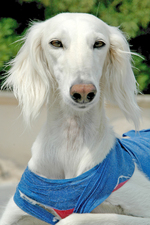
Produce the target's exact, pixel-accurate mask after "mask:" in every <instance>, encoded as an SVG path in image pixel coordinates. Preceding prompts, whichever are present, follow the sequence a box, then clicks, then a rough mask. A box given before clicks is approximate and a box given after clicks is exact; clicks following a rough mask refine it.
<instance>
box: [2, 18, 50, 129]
mask: <svg viewBox="0 0 150 225" xmlns="http://www.w3.org/2000/svg"><path fill="white" fill-rule="evenodd" d="M43 23H44V22H40V23H39V22H38V23H34V24H33V25H32V27H31V28H30V29H29V31H28V32H27V34H26V36H25V37H24V38H23V39H22V40H24V41H25V43H24V44H23V46H22V47H21V49H20V51H19V52H18V54H17V56H16V57H15V58H14V59H13V60H12V61H11V62H10V64H9V65H10V66H11V69H10V70H9V71H8V73H7V75H6V77H7V79H6V81H5V83H4V85H3V88H4V87H5V88H7V89H12V88H13V91H14V95H15V96H16V98H17V99H18V101H19V105H20V106H21V108H22V114H23V117H24V119H25V121H26V123H27V124H29V125H30V123H31V121H32V120H34V119H35V118H36V117H37V116H38V114H39V112H40V109H41V108H42V106H43V105H44V103H45V102H47V100H48V93H49V92H50V86H49V85H50V82H49V79H50V74H48V73H49V70H48V68H47V65H46V59H45V56H44V54H43V50H42V46H41V34H42V28H43Z"/></svg>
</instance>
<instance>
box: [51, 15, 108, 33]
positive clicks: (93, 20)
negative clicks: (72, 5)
mask: <svg viewBox="0 0 150 225" xmlns="http://www.w3.org/2000/svg"><path fill="white" fill-rule="evenodd" d="M48 26H49V27H50V29H51V32H55V31H57V30H60V29H61V30H68V31H69V30H70V31H71V32H72V30H74V32H75V31H76V30H78V31H79V30H80V31H82V32H84V31H87V30H88V31H95V32H100V33H103V34H106V33H108V25H107V24H106V23H104V22H103V21H102V20H100V19H98V18H97V17H95V16H93V15H91V14H86V13H62V14H58V15H57V16H55V17H53V18H51V19H49V21H48Z"/></svg>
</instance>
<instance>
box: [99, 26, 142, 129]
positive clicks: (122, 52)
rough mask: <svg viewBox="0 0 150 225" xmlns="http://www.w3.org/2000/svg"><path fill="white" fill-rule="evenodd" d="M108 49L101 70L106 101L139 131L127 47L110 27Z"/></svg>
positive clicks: (129, 54) (135, 92)
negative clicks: (116, 107) (116, 108)
mask: <svg viewBox="0 0 150 225" xmlns="http://www.w3.org/2000/svg"><path fill="white" fill-rule="evenodd" d="M109 30H110V48H109V51H108V54H107V57H106V61H105V65H104V70H103V86H104V88H103V91H104V94H105V97H106V99H108V100H109V101H110V102H112V103H114V104H117V105H118V106H119V108H120V109H121V110H122V111H123V113H124V115H125V116H126V118H127V119H128V120H132V121H133V123H134V125H135V129H136V130H138V129H139V124H140V108H139V107H138V105H137V102H136V97H135V96H136V95H137V94H138V88H137V87H138V85H137V82H136V80H135V77H134V74H133V71H132V64H131V55H132V53H131V52H130V49H129V45H128V43H127V41H126V38H125V37H124V35H123V34H122V32H121V31H120V30H119V29H118V28H116V27H110V26H109Z"/></svg>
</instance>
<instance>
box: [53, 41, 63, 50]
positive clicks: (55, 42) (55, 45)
mask: <svg viewBox="0 0 150 225" xmlns="http://www.w3.org/2000/svg"><path fill="white" fill-rule="evenodd" d="M50 44H51V45H53V46H54V47H56V48H62V47H63V44H62V43H61V41H58V40H53V41H51V42H50Z"/></svg>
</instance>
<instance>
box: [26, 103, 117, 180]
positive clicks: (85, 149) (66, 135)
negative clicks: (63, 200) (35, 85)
mask: <svg viewBox="0 0 150 225" xmlns="http://www.w3.org/2000/svg"><path fill="white" fill-rule="evenodd" d="M114 139H115V135H114V133H113V131H112V129H111V127H110V126H109V125H108V122H107V119H106V117H105V112H104V106H103V102H99V103H98V104H97V105H95V106H94V107H93V108H92V109H90V110H89V111H87V112H77V111H74V109H71V108H70V107H69V106H68V107H67V106H64V108H63V106H60V105H59V104H57V102H55V105H53V107H50V108H49V109H48V116H47V122H46V124H45V125H44V127H43V128H42V130H41V132H40V134H39V135H38V137H37V139H36V141H35V143H34V145H33V147H32V158H31V160H30V162H29V167H30V169H31V170H32V171H33V172H35V173H37V174H39V175H42V176H45V177H47V178H51V179H64V178H65V179H66V178H72V177H76V176H78V175H80V174H82V173H83V172H85V171H87V170H89V169H90V168H92V167H94V166H95V165H96V164H98V163H100V162H101V161H103V159H104V158H105V157H106V155H107V154H108V152H109V151H110V149H111V147H112V146H113V144H114Z"/></svg>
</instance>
